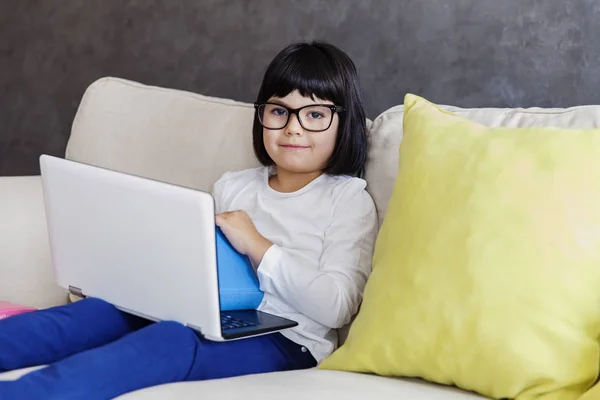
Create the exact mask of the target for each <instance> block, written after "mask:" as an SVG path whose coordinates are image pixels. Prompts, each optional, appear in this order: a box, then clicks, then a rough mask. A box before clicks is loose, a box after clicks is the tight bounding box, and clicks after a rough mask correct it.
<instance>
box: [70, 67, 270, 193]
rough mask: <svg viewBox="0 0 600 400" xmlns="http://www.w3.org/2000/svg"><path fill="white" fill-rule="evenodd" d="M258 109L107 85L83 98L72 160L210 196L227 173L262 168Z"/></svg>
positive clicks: (132, 85)
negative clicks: (257, 151)
mask: <svg viewBox="0 0 600 400" xmlns="http://www.w3.org/2000/svg"><path fill="white" fill-rule="evenodd" d="M253 116H254V106H253V105H252V104H247V103H241V102H236V101H233V100H226V99H218V98H214V97H208V96H202V95H199V94H193V93H190V92H184V91H180V90H174V89H164V88H159V87H153V86H146V85H142V84H139V83H136V82H132V81H128V80H124V79H118V78H110V77H109V78H101V79H99V80H97V81H95V82H94V83H92V84H91V85H90V86H89V87H88V89H87V90H86V92H85V94H84V95H83V98H82V101H81V104H80V106H79V109H78V110H77V114H76V116H75V119H74V121H73V126H72V130H71V136H70V138H69V142H68V145H67V150H66V158H68V159H70V160H75V161H80V162H84V163H88V164H92V165H96V166H100V167H104V168H109V169H113V170H117V171H121V172H126V173H130V174H134V175H138V176H142V177H145V178H151V179H156V180H160V181H164V182H169V183H174V184H177V185H181V186H186V187H191V188H195V189H202V190H207V191H210V190H211V189H212V185H213V183H214V182H215V181H216V180H217V179H218V178H219V177H220V176H221V175H222V174H223V173H224V172H225V171H227V170H238V169H245V168H250V167H256V166H258V165H260V164H259V163H258V161H257V160H256V158H255V157H254V152H253V149H252V118H253Z"/></svg>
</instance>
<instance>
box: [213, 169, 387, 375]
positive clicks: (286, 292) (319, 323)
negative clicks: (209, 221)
mask: <svg viewBox="0 0 600 400" xmlns="http://www.w3.org/2000/svg"><path fill="white" fill-rule="evenodd" d="M269 171H270V169H269V168H264V167H261V168H254V169H249V170H245V171H239V172H228V173H225V174H224V175H223V176H222V177H221V179H219V181H217V183H215V185H214V190H213V195H214V197H215V207H216V212H217V213H221V212H226V211H235V210H243V211H245V212H246V213H248V215H249V216H250V218H252V221H253V222H254V225H255V226H256V229H257V230H258V232H259V233H260V234H261V235H263V236H264V237H265V238H266V239H268V240H269V241H270V242H272V243H273V246H271V247H270V248H269V250H267V252H266V253H265V255H264V257H263V259H262V261H261V263H260V264H259V266H258V269H257V274H258V280H259V283H260V289H261V290H262V291H263V292H264V293H265V295H264V299H263V301H262V303H261V304H260V306H259V307H258V309H259V310H261V311H264V312H268V313H271V314H274V315H278V316H281V317H285V318H289V319H291V320H294V321H296V322H298V326H297V327H295V328H292V329H288V330H285V331H283V332H281V333H282V335H284V336H285V337H287V338H288V339H290V340H292V341H293V342H295V343H298V344H300V345H302V346H305V347H306V348H307V349H308V350H309V351H310V352H311V354H312V355H313V357H314V358H315V359H316V360H317V362H319V363H320V362H321V361H322V360H323V359H325V358H326V357H327V356H328V355H329V354H330V353H331V352H333V350H334V349H335V348H336V347H337V342H338V338H337V331H335V329H337V328H340V327H342V326H344V325H345V324H347V323H348V322H350V320H351V318H352V316H353V315H354V314H355V313H356V312H357V310H358V307H359V304H360V302H361V300H362V294H363V290H364V287H365V284H366V282H367V278H368V276H369V274H370V272H371V258H372V255H373V248H374V243H375V237H376V235H377V215H376V211H375V206H374V203H373V200H372V199H371V197H370V196H369V194H368V193H367V192H366V190H365V187H366V182H365V181H364V180H363V179H359V178H352V177H348V176H331V175H326V174H324V175H321V176H320V177H318V178H317V179H315V180H314V181H312V182H311V183H309V184H308V185H307V186H305V187H304V188H302V189H300V190H298V191H296V192H293V193H281V192H277V191H275V190H274V189H272V188H271V187H270V186H269V183H268V181H269V175H270V172H269Z"/></svg>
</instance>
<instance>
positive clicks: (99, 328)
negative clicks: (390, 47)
mask: <svg viewBox="0 0 600 400" xmlns="http://www.w3.org/2000/svg"><path fill="white" fill-rule="evenodd" d="M255 107H256V114H255V118H254V127H253V139H254V151H255V153H256V156H257V157H258V160H259V161H260V162H261V163H262V164H263V166H264V167H261V168H255V169H250V170H246V171H241V172H229V173H226V174H225V175H224V176H223V177H222V178H221V179H219V181H217V183H216V184H215V185H214V193H213V194H214V197H215V204H216V208H217V216H216V222H217V225H218V226H219V227H220V228H221V229H222V231H223V233H224V234H225V236H226V237H227V238H228V240H229V241H230V242H231V243H232V245H233V246H234V247H235V248H236V249H237V250H238V251H239V252H241V253H243V254H245V255H247V256H248V257H249V258H250V260H251V261H252V265H253V266H254V267H255V269H256V273H257V275H258V279H259V282H260V288H261V290H262V291H264V293H265V296H264V300H263V302H262V303H261V305H260V307H259V310H262V311H266V312H269V313H272V314H276V315H280V316H283V317H287V318H289V319H292V320H294V321H297V322H298V324H299V325H298V326H297V327H296V328H293V329H289V330H286V331H283V332H281V333H276V334H271V335H266V336H259V337H254V338H249V339H244V340H238V341H232V342H210V341H208V340H206V339H203V338H202V337H199V336H198V335H197V334H196V333H195V332H194V331H193V330H191V329H189V328H186V327H185V326H183V325H181V324H179V323H175V322H172V321H164V322H158V323H149V322H144V321H142V320H141V319H139V318H137V317H133V316H131V315H127V314H125V313H122V312H120V311H119V310H117V309H116V308H115V307H113V306H112V305H110V304H108V303H106V302H104V301H102V300H99V299H93V298H88V299H84V300H81V301H79V302H76V303H73V304H69V305H66V306H60V307H55V308H51V309H46V310H41V311H37V312H33V313H28V314H22V315H18V316H14V317H10V318H7V319H5V320H2V321H0V372H3V371H8V370H13V369H18V368H24V367H28V366H34V365H41V364H50V366H48V367H46V368H43V369H40V370H36V371H34V372H30V373H28V374H26V375H24V376H23V377H21V378H20V379H18V380H16V381H13V382H10V381H8V382H0V398H2V399H5V398H6V399H13V398H15V399H16V398H18V399H59V398H60V399H81V398H86V399H88V400H91V399H107V398H113V397H116V396H118V395H121V394H123V393H127V392H130V391H134V390H137V389H141V388H144V387H148V386H153V385H159V384H165V383H170V382H179V381H193V380H203V379H214V378H223V377H231V376H239V375H244V374H254V373H263V372H272V371H284V370H293V369H302V368H311V367H314V366H316V365H317V364H318V363H319V362H321V361H322V360H323V359H324V358H325V357H327V356H328V355H329V354H330V353H331V352H332V351H333V350H334V349H335V347H336V346H337V333H336V331H335V329H337V328H340V327H342V326H344V325H345V324H347V323H348V322H349V321H350V319H351V317H352V316H353V314H355V313H356V312H357V310H358V306H359V303H360V301H361V298H362V292H363V288H364V286H365V283H366V281H367V277H368V276H369V273H370V270H371V256H372V253H373V246H374V241H375V236H376V232H377V218H376V212H375V207H374V204H373V201H372V199H371V198H370V196H369V195H368V194H367V192H366V191H365V186H366V183H365V181H364V180H363V179H361V176H362V175H363V173H364V168H365V161H366V150H367V149H366V148H367V133H366V126H365V113H364V110H363V104H362V96H361V93H360V88H359V83H358V77H357V73H356V69H355V67H354V64H353V63H352V61H351V60H350V58H349V57H348V56H347V55H346V54H345V53H343V52H342V51H340V50H339V49H338V48H336V47H334V46H332V45H329V44H325V43H311V44H306V43H303V44H295V45H291V46H289V47H287V48H285V49H284V50H283V51H281V52H280V53H279V54H278V55H277V56H276V57H275V59H274V60H273V61H272V62H271V64H270V65H269V67H268V69H267V71H266V73H265V76H264V80H263V83H262V86H261V88H260V92H259V94H258V99H257V102H256V105H255Z"/></svg>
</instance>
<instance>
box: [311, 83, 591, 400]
mask: <svg viewBox="0 0 600 400" xmlns="http://www.w3.org/2000/svg"><path fill="white" fill-rule="evenodd" d="M406 107H407V108H406V114H405V117H404V127H405V132H406V137H405V139H404V141H403V143H402V146H401V148H400V165H399V174H398V178H397V180H396V184H395V186H394V194H393V196H392V199H391V201H390V206H389V212H388V214H387V215H386V218H385V222H384V224H383V227H382V228H381V231H380V233H379V237H378V241H377V246H376V249H375V255H374V258H373V274H372V275H371V278H370V279H369V282H368V283H367V287H366V290H365V296H364V302H363V304H362V307H361V311H360V313H359V314H358V317H357V318H356V321H355V322H354V324H353V326H352V328H351V330H350V333H349V336H348V340H347V342H346V344H345V345H344V346H342V347H341V348H340V349H339V350H338V351H337V352H335V353H334V354H333V355H332V356H331V357H330V358H328V359H326V360H325V361H324V362H323V364H322V365H321V366H322V367H323V368H331V369H338V370H346V371H354V372H372V373H378V374H381V375H392V376H418V377H423V378H425V379H428V380H431V381H434V382H438V383H448V384H450V383H454V384H456V385H457V386H460V387H462V388H465V389H468V390H473V391H477V392H480V393H483V394H484V395H487V396H490V397H493V398H511V399H517V400H520V399H522V400H524V399H532V398H538V397H539V398H540V399H542V398H543V399H564V400H567V399H572V400H575V399H577V398H579V396H580V395H581V394H583V393H584V392H585V391H587V390H588V389H589V388H590V387H591V385H593V383H594V382H595V381H596V379H597V377H598V373H599V363H600V358H599V351H600V343H599V342H598V338H599V337H600V312H599V306H600V291H599V290H598V288H600V229H599V226H600V185H598V182H600V162H599V160H600V129H588V130H583V129H580V130H576V129H557V128H539V127H528V128H505V127H501V128H488V127H485V126H484V125H481V124H478V123H474V122H472V121H470V120H468V119H466V118H464V117H460V116H457V115H456V114H452V113H449V112H447V111H443V110H441V109H440V108H438V107H436V106H435V105H434V104H431V103H429V102H427V101H426V100H424V99H421V98H418V97H416V96H412V95H409V96H407V97H406Z"/></svg>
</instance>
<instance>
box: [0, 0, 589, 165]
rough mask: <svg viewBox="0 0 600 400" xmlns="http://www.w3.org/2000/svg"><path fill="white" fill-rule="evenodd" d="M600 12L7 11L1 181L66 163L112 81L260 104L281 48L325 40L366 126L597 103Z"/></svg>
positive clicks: (225, 7)
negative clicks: (407, 113) (349, 72)
mask: <svg viewBox="0 0 600 400" xmlns="http://www.w3.org/2000/svg"><path fill="white" fill-rule="evenodd" d="M598 21H600V0H571V1H566V0H539V1H537V0H437V1H436V0H298V1H286V0H283V1H282V0H0V175H21V174H36V173H38V166H37V158H38V156H39V154H41V153H50V154H55V155H64V149H65V146H66V142H67V139H68V136H69V130H70V125H71V122H72V119H73V116H74V114H75V111H76V108H77V105H78V103H79V100H80V98H81V95H82V94H83V91H84V90H85V88H86V86H87V85H88V84H89V83H90V82H92V81H93V80H95V79H96V78H99V77H101V76H105V75H112V76H118V77H124V78H128V79H133V80H137V81H140V82H143V83H147V84H152V85H159V86H167V87H173V88H179V89H185V90H190V91H194V92H199V93H203V94H208V95H214V96H222V97H229V98H234V99H237V100H242V101H248V102H250V101H253V100H254V97H255V95H256V92H257V90H258V86H259V84H260V80H261V78H262V73H263V71H264V68H265V67H266V64H267V63H268V62H269V61H270V59H271V58H272V57H273V56H274V55H275V53H276V52H277V51H279V50H280V49H281V48H282V47H283V46H285V45H287V44H289V43H291V42H294V41H300V40H309V39H326V40H328V41H330V42H332V43H334V44H336V45H338V46H340V47H341V48H342V49H344V50H345V51H347V52H348V53H349V54H350V56H351V57H352V58H353V59H354V60H355V62H356V64H357V66H358V68H359V72H360V74H361V78H362V83H363V87H364V91H365V96H366V107H367V113H368V116H369V117H371V118H373V117H375V116H376V115H377V114H378V113H380V112H381V111H383V110H385V109H386V108H388V107H390V106H393V105H396V104H399V103H401V102H402V99H403V96H404V94H405V93H406V92H413V93H416V94H420V95H422V96H425V97H427V98H429V99H431V100H433V101H436V102H439V103H446V104H455V105H459V106H570V105H578V104H591V103H600V91H599V90H598V88H599V83H600V67H599V65H600V41H599V40H598V38H599V37H600V22H598Z"/></svg>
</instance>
